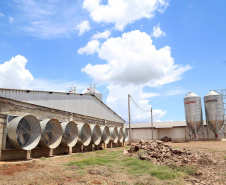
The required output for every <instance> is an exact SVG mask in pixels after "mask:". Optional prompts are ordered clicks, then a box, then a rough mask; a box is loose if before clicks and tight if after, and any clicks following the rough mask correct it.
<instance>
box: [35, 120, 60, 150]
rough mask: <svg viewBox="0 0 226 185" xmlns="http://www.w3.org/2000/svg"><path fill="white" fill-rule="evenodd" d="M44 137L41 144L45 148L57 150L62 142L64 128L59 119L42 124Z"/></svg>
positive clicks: (42, 122) (45, 121) (44, 121)
mask: <svg viewBox="0 0 226 185" xmlns="http://www.w3.org/2000/svg"><path fill="white" fill-rule="evenodd" d="M40 125H41V129H42V137H41V140H40V142H39V144H40V145H41V146H43V147H48V148H56V147H58V146H59V144H60V142H61V140H62V127H61V124H60V122H59V121H58V120H57V119H46V120H43V121H41V122H40Z"/></svg>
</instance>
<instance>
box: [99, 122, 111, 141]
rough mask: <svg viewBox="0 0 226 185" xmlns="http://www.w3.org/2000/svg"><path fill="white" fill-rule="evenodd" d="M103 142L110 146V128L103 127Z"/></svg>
mask: <svg viewBox="0 0 226 185" xmlns="http://www.w3.org/2000/svg"><path fill="white" fill-rule="evenodd" d="M100 129H101V142H103V143H105V144H108V143H109V141H110V129H109V127H108V126H101V127H100Z"/></svg>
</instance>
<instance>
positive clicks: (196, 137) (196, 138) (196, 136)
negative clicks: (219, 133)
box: [195, 120, 199, 141]
mask: <svg viewBox="0 0 226 185" xmlns="http://www.w3.org/2000/svg"><path fill="white" fill-rule="evenodd" d="M198 139H199V138H198V133H197V125H196V120H195V140H196V141H198Z"/></svg>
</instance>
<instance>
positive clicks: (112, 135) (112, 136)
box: [110, 127, 118, 143]
mask: <svg viewBox="0 0 226 185" xmlns="http://www.w3.org/2000/svg"><path fill="white" fill-rule="evenodd" d="M110 140H111V141H112V142H113V143H117V142H118V129H117V128H116V127H110Z"/></svg>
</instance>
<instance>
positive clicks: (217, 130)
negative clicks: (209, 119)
mask: <svg viewBox="0 0 226 185" xmlns="http://www.w3.org/2000/svg"><path fill="white" fill-rule="evenodd" d="M216 131H217V137H216V136H215V137H216V139H219V131H218V121H217V116H216Z"/></svg>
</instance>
